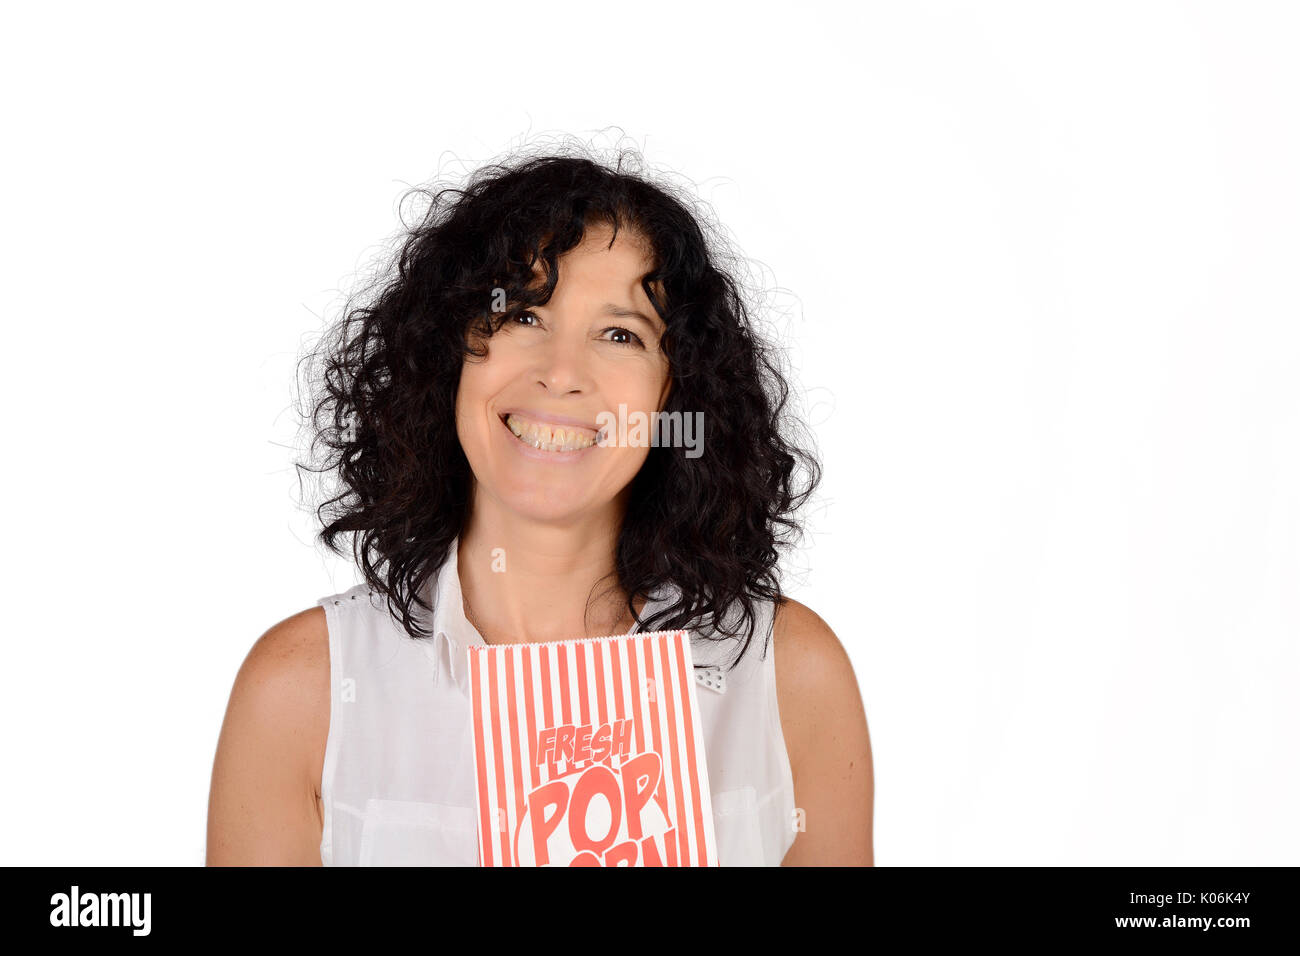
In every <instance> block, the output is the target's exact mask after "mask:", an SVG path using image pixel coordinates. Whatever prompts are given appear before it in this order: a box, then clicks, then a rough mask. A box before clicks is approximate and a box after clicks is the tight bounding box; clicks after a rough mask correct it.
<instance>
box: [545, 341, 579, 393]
mask: <svg viewBox="0 0 1300 956" xmlns="http://www.w3.org/2000/svg"><path fill="white" fill-rule="evenodd" d="M583 346H584V343H582V342H579V341H576V340H573V339H570V338H568V337H561V336H555V337H553V338H552V339H551V340H550V341H549V342H547V343H546V345H545V346H544V347H543V348H542V349H541V350H540V352H539V354H538V362H537V366H536V368H535V375H536V378H537V382H538V383H539V384H540V385H542V386H543V387H544V388H546V389H547V390H548V391H550V392H553V393H555V394H557V395H566V394H570V393H574V392H578V393H581V392H585V391H589V390H590V389H591V385H592V381H591V371H590V369H589V368H588V366H587V354H586V350H585V348H584V347H583Z"/></svg>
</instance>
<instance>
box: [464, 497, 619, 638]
mask: <svg viewBox="0 0 1300 956" xmlns="http://www.w3.org/2000/svg"><path fill="white" fill-rule="evenodd" d="M619 519H620V516H619V514H618V512H617V511H615V510H613V509H611V512H610V513H609V514H606V515H599V516H593V517H592V518H591V519H590V520H587V521H583V522H578V523H572V524H565V525H555V524H544V523H538V522H532V521H528V520H526V519H523V518H520V517H519V516H518V515H513V514H509V513H507V512H504V511H503V510H501V509H500V507H499V506H498V505H497V504H496V503H495V502H492V501H490V500H484V499H483V497H481V496H480V497H479V499H478V501H476V502H475V506H474V507H473V509H472V510H471V516H470V520H469V523H468V526H467V527H466V529H465V532H464V534H463V535H461V538H460V549H459V554H458V558H457V564H458V570H459V572H460V585H461V592H462V594H463V596H464V600H465V613H466V616H467V617H468V618H469V621H470V623H471V624H473V625H474V626H475V627H476V628H477V629H478V631H479V633H480V634H482V635H483V639H484V640H485V641H487V642H488V643H489V644H517V643H533V642H539V641H563V640H570V639H572V638H582V637H601V636H604V635H607V634H618V633H623V632H625V631H627V630H628V629H629V628H630V627H631V625H632V618H631V616H630V615H629V614H628V611H627V595H626V594H625V592H624V591H623V590H622V588H620V587H619V586H618V582H617V578H616V576H615V574H614V570H615V564H614V555H615V548H616V545H617V542H618V531H619V524H620V520H619ZM589 604H590V607H589ZM639 610H640V608H639V607H638V611H639Z"/></svg>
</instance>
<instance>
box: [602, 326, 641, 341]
mask: <svg viewBox="0 0 1300 956" xmlns="http://www.w3.org/2000/svg"><path fill="white" fill-rule="evenodd" d="M603 334H604V335H606V336H609V341H611V342H613V343H614V344H615V345H642V344H644V343H642V341H641V339H640V337H639V336H638V335H637V334H636V333H635V332H629V331H628V330H627V329H606V330H605V331H604V333H603Z"/></svg>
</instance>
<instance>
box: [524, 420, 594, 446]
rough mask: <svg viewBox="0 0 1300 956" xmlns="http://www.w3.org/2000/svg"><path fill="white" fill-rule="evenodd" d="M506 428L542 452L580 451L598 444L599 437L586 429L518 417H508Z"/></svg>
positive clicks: (526, 443)
mask: <svg viewBox="0 0 1300 956" xmlns="http://www.w3.org/2000/svg"><path fill="white" fill-rule="evenodd" d="M506 426H507V427H508V428H509V429H510V431H512V432H513V433H514V434H515V437H517V438H518V439H519V440H520V441H522V442H523V443H524V444H525V445H532V446H533V447H534V448H536V449H539V450H541V451H579V450H581V449H583V448H588V447H590V446H591V445H594V444H596V437H598V436H595V437H593V436H592V435H591V434H590V433H589V432H588V431H587V430H586V429H578V428H563V427H561V426H559V425H556V426H551V425H547V424H545V423H541V422H531V421H529V420H528V419H526V418H520V417H519V416H518V415H507V416H506Z"/></svg>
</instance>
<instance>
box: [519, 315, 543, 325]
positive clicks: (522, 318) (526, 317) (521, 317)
mask: <svg viewBox="0 0 1300 956" xmlns="http://www.w3.org/2000/svg"><path fill="white" fill-rule="evenodd" d="M529 319H531V320H532V321H528V320H529ZM541 321H542V320H541V319H539V318H538V317H537V316H536V315H534V314H533V313H532V312H520V313H519V314H518V315H516V316H515V322H516V323H518V324H519V325H537V324H539V323H540V322H541Z"/></svg>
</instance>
